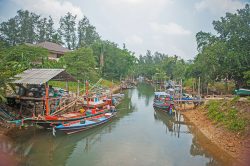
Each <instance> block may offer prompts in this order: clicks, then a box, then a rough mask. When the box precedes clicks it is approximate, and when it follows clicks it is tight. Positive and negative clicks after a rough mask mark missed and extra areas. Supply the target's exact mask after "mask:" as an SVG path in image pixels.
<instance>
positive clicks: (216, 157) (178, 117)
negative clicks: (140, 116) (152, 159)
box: [154, 110, 238, 166]
mask: <svg viewBox="0 0 250 166" xmlns="http://www.w3.org/2000/svg"><path fill="white" fill-rule="evenodd" d="M154 118H155V120H156V121H160V122H162V123H163V124H164V125H165V126H166V134H169V135H170V136H175V137H177V138H179V137H181V136H182V135H183V136H186V135H187V134H192V136H193V137H192V143H191V145H190V150H189V153H190V155H191V156H193V157H197V156H200V157H204V158H207V159H208V161H207V162H206V163H205V165H206V166H220V165H227V166H228V165H237V164H238V163H236V162H235V161H234V160H233V159H232V158H231V157H230V156H229V155H228V154H226V153H224V152H223V151H221V150H220V149H219V148H218V147H217V146H216V145H214V144H212V142H211V141H210V140H208V139H207V138H206V137H205V136H204V135H203V134H202V133H200V132H199V131H198V129H197V128H196V127H195V126H193V125H192V124H190V123H189V122H188V121H186V120H185V119H184V116H183V115H182V114H181V113H180V112H179V111H177V112H175V114H172V115H169V114H168V113H166V112H163V111H161V110H155V111H154Z"/></svg>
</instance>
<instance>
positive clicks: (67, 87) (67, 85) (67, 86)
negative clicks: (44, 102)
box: [66, 81, 69, 94]
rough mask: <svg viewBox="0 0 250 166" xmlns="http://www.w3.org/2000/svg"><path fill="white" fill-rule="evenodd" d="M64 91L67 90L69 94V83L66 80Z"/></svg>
mask: <svg viewBox="0 0 250 166" xmlns="http://www.w3.org/2000/svg"><path fill="white" fill-rule="evenodd" d="M66 91H67V92H68V94H69V84H68V81H66Z"/></svg>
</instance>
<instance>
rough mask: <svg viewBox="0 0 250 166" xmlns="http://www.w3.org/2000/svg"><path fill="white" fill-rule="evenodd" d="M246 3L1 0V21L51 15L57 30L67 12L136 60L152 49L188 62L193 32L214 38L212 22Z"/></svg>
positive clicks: (237, 0)
mask: <svg viewBox="0 0 250 166" xmlns="http://www.w3.org/2000/svg"><path fill="white" fill-rule="evenodd" d="M246 3H250V0H0V22H3V21H6V20H8V19H9V18H11V17H14V16H15V15H16V11H17V10H19V9H24V10H26V9H27V10H29V11H32V12H34V13H36V14H40V15H41V16H43V17H48V16H52V18H53V19H54V22H55V23H56V26H58V22H59V19H60V17H61V16H64V15H65V14H66V13H67V12H68V11H69V12H71V13H73V14H76V15H77V16H78V20H79V19H81V18H82V17H83V16H86V17H88V18H89V20H90V23H91V24H92V25H94V26H95V27H96V30H97V32H98V33H99V35H100V36H101V37H102V39H104V40H110V41H112V42H115V43H117V44H118V45H119V46H120V47H122V45H123V43H125V44H126V47H127V48H128V49H129V50H131V51H132V52H135V55H136V56H137V57H138V56H139V55H140V54H141V55H145V53H146V51H147V50H151V52H155V51H158V52H161V53H165V54H168V55H177V56H179V57H181V58H183V59H185V60H189V59H193V58H194V57H195V56H196V55H197V45H196V40H195V34H196V33H197V32H199V31H204V32H211V33H213V34H216V32H215V31H214V30H213V26H212V22H213V20H219V19H220V17H224V16H225V13H226V12H231V13H234V12H236V10H237V9H240V8H244V6H245V4H246Z"/></svg>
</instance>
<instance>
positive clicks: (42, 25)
mask: <svg viewBox="0 0 250 166" xmlns="http://www.w3.org/2000/svg"><path fill="white" fill-rule="evenodd" d="M46 28H47V18H42V19H40V20H39V21H38V25H37V29H38V42H44V41H46V36H47V31H46Z"/></svg>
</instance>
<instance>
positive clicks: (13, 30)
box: [0, 17, 19, 46]
mask: <svg viewBox="0 0 250 166" xmlns="http://www.w3.org/2000/svg"><path fill="white" fill-rule="evenodd" d="M0 32H1V36H2V38H3V40H5V41H6V42H8V43H9V44H10V45H12V46H14V45H16V44H17V43H18V42H19V41H18V35H19V29H18V20H17V17H14V18H11V19H9V20H8V21H7V22H2V23H1V24H0Z"/></svg>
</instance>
